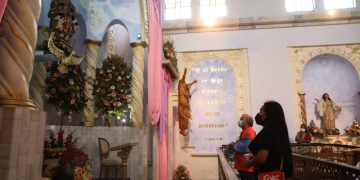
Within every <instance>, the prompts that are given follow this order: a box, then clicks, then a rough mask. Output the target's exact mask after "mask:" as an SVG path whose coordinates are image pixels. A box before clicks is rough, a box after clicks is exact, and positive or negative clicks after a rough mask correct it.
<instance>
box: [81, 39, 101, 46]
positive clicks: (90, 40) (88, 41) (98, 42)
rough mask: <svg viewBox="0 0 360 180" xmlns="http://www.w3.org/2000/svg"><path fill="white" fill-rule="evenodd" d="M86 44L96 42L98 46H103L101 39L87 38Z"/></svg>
mask: <svg viewBox="0 0 360 180" xmlns="http://www.w3.org/2000/svg"><path fill="white" fill-rule="evenodd" d="M84 44H85V45H86V44H95V45H97V46H101V41H96V40H92V39H85V41H84Z"/></svg>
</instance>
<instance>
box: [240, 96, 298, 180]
mask: <svg viewBox="0 0 360 180" xmlns="http://www.w3.org/2000/svg"><path fill="white" fill-rule="evenodd" d="M255 121H256V124H259V125H261V126H264V128H263V129H262V130H261V131H260V132H259V134H258V135H257V136H256V137H255V139H254V140H253V141H252V142H251V143H250V145H249V149H250V151H251V152H252V154H253V156H252V155H250V156H246V158H245V159H246V164H247V167H250V166H254V167H255V168H256V169H257V170H258V173H259V174H260V173H266V172H272V171H276V170H282V171H283V172H284V174H285V177H291V176H292V175H293V164H292V155H291V147H290V141H289V135H288V130H287V126H286V122H285V115H284V111H283V109H282V107H281V105H280V104H279V103H278V102H275V101H267V102H265V103H264V105H263V106H262V107H261V108H260V112H259V113H258V114H257V115H256V117H255Z"/></svg>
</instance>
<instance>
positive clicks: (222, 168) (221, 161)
mask: <svg viewBox="0 0 360 180" xmlns="http://www.w3.org/2000/svg"><path fill="white" fill-rule="evenodd" d="M217 153H218V166H219V179H220V180H238V177H237V176H236V173H235V170H234V169H233V168H232V166H231V165H230V164H229V161H228V159H227V158H226V157H225V155H224V147H220V148H218V149H217Z"/></svg>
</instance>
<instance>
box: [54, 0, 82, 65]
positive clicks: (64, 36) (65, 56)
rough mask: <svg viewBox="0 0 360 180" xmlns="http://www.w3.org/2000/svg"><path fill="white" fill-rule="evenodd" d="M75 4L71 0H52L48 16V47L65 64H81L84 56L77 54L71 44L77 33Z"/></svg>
mask: <svg viewBox="0 0 360 180" xmlns="http://www.w3.org/2000/svg"><path fill="white" fill-rule="evenodd" d="M75 10H76V9H75V6H74V5H73V4H72V3H71V1H70V0H52V1H51V4H50V10H49V13H48V17H49V18H50V25H49V33H50V37H49V42H48V47H49V50H50V52H51V53H52V54H54V55H55V56H56V58H58V59H59V60H60V61H61V62H62V63H64V64H79V63H80V62H81V60H82V59H83V57H81V56H79V55H76V53H75V52H74V48H73V47H72V46H71V44H70V39H71V37H72V36H73V34H74V33H75V22H74V20H75Z"/></svg>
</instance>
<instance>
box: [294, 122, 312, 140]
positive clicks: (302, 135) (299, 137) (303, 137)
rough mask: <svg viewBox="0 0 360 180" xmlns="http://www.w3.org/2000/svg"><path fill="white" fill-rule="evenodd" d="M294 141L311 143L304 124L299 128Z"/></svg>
mask: <svg viewBox="0 0 360 180" xmlns="http://www.w3.org/2000/svg"><path fill="white" fill-rule="evenodd" d="M295 141H296V142H297V143H310V142H311V134H310V133H309V131H308V129H307V127H306V125H305V124H302V125H301V126H300V131H299V132H298V133H297V134H296V136H295Z"/></svg>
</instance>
